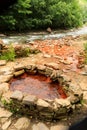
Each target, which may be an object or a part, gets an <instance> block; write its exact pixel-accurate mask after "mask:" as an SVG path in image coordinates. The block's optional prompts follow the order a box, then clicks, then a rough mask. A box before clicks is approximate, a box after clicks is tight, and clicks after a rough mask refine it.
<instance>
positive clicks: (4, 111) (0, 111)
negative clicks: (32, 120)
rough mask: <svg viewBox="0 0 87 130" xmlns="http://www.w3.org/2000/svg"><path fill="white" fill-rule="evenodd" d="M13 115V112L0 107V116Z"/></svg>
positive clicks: (7, 116)
mask: <svg viewBox="0 0 87 130" xmlns="http://www.w3.org/2000/svg"><path fill="white" fill-rule="evenodd" d="M11 116H12V113H11V112H9V111H7V110H5V109H3V108H0V118H9V117H11Z"/></svg>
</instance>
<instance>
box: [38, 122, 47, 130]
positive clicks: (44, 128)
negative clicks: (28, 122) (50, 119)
mask: <svg viewBox="0 0 87 130" xmlns="http://www.w3.org/2000/svg"><path fill="white" fill-rule="evenodd" d="M37 127H38V130H49V128H48V127H47V126H46V125H45V124H44V123H42V122H39V123H38V124H37Z"/></svg>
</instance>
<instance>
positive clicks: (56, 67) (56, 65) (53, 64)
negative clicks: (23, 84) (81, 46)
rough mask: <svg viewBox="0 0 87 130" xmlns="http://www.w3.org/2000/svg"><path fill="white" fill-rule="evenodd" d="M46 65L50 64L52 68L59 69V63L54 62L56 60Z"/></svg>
mask: <svg viewBox="0 0 87 130" xmlns="http://www.w3.org/2000/svg"><path fill="white" fill-rule="evenodd" d="M45 65H46V66H48V67H51V68H53V69H56V70H58V69H59V65H58V64H57V63H54V62H51V63H47V64H45Z"/></svg>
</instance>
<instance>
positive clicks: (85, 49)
mask: <svg viewBox="0 0 87 130" xmlns="http://www.w3.org/2000/svg"><path fill="white" fill-rule="evenodd" d="M84 52H85V61H84V62H85V64H87V43H85V44H84Z"/></svg>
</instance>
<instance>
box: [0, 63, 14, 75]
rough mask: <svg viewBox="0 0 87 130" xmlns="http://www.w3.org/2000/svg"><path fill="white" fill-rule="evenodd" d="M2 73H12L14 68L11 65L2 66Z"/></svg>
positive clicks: (0, 71)
mask: <svg viewBox="0 0 87 130" xmlns="http://www.w3.org/2000/svg"><path fill="white" fill-rule="evenodd" d="M0 74H3V75H11V74H13V68H12V67H11V65H10V67H6V66H5V67H2V68H1V70H0Z"/></svg>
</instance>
